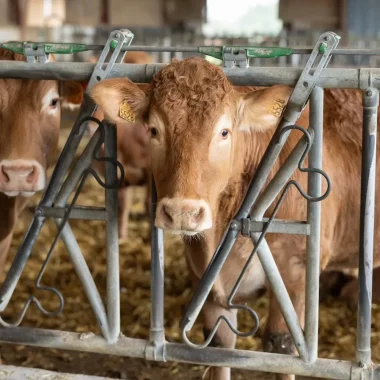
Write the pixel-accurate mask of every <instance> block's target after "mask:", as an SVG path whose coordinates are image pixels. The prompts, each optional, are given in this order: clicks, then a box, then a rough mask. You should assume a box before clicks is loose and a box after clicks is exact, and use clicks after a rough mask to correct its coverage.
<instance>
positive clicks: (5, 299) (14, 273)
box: [0, 216, 45, 312]
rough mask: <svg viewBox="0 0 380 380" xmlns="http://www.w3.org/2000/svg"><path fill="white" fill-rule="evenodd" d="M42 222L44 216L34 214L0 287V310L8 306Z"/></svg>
mask: <svg viewBox="0 0 380 380" xmlns="http://www.w3.org/2000/svg"><path fill="white" fill-rule="evenodd" d="M44 222H45V218H44V217H41V216H35V217H34V218H33V220H32V222H31V224H30V226H29V228H28V231H27V232H26V234H25V236H24V240H23V241H22V243H21V245H20V248H19V250H18V251H17V253H16V256H15V258H14V259H13V261H12V265H11V267H10V269H9V271H8V273H7V277H6V278H5V280H4V282H3V283H2V285H1V288H0V312H3V311H4V310H5V308H6V307H7V306H8V303H9V301H10V299H11V297H12V294H13V292H14V290H15V288H16V286H17V283H18V281H19V279H20V277H21V274H22V271H23V269H24V267H25V264H26V262H27V261H28V259H29V257H30V254H31V253H32V248H33V246H34V244H35V242H36V240H37V237H38V234H39V232H40V231H41V228H42V226H43V224H44Z"/></svg>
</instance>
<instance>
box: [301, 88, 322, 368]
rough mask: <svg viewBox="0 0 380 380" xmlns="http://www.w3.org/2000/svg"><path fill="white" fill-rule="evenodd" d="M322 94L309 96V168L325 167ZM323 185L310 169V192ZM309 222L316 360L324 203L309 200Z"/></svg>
mask: <svg viewBox="0 0 380 380" xmlns="http://www.w3.org/2000/svg"><path fill="white" fill-rule="evenodd" d="M323 95H324V93H323V89H322V88H320V87H316V88H315V89H314V91H313V92H312V94H311V97H310V125H309V130H310V131H312V132H313V136H314V137H313V144H312V146H311V148H310V151H309V156H308V157H309V161H308V165H309V168H310V169H311V168H314V169H322V149H323V148H322V144H323V98H324V96H323ZM321 185H322V176H321V175H320V174H319V173H315V172H309V173H308V194H309V195H310V196H312V197H314V198H318V197H320V196H321ZM307 222H308V223H309V225H310V235H309V236H308V237H307V242H306V296H305V313H306V314H305V338H306V344H307V348H308V352H309V357H308V359H309V361H310V362H314V361H315V360H316V359H317V357H318V315H319V274H320V234H321V202H307Z"/></svg>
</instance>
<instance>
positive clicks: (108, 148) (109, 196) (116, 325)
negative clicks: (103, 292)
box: [104, 124, 120, 343]
mask: <svg viewBox="0 0 380 380" xmlns="http://www.w3.org/2000/svg"><path fill="white" fill-rule="evenodd" d="M104 130H105V136H104V153H105V157H107V158H109V159H110V160H112V161H113V162H110V161H108V160H107V161H106V162H105V181H106V185H107V188H106V190H105V205H106V255H107V256H106V264H107V265H106V267H107V317H108V336H109V340H110V343H113V342H115V341H116V340H117V338H118V336H119V334H120V279H119V277H120V274H119V236H118V216H119V211H118V189H117V187H116V186H115V184H117V166H116V165H115V162H116V161H117V129H116V125H112V124H104ZM110 187H112V188H110Z"/></svg>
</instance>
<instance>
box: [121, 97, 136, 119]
mask: <svg viewBox="0 0 380 380" xmlns="http://www.w3.org/2000/svg"><path fill="white" fill-rule="evenodd" d="M119 116H120V117H121V118H122V119H124V120H125V121H128V123H134V122H135V121H136V115H135V113H134V112H133V110H132V108H131V106H130V105H129V104H128V102H127V101H126V100H124V101H123V102H122V103H121V104H120V107H119Z"/></svg>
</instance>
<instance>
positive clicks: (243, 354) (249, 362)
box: [0, 327, 380, 380]
mask: <svg viewBox="0 0 380 380" xmlns="http://www.w3.org/2000/svg"><path fill="white" fill-rule="evenodd" d="M0 342H4V343H12V344H22V345H27V346H37V347H48V348H55V349H64V350H72V351H82V352H92V353H100V354H109V355H116V356H128V357H134V358H145V356H146V349H147V347H148V346H149V342H148V341H147V340H143V339H135V338H126V337H120V339H119V340H118V341H117V342H116V343H114V344H109V343H107V341H106V340H104V339H103V338H102V337H101V336H99V335H95V334H92V333H84V334H80V333H73V332H63V331H56V330H46V329H34V328H27V327H15V328H11V329H2V331H1V335H0ZM164 352H165V356H164V358H163V359H164V360H165V361H176V362H182V363H195V364H200V365H212V366H221V367H233V368H240V369H246V370H252V371H262V372H276V373H294V374H295V375H297V376H313V377H319V378H325V379H340V380H350V379H352V377H351V372H352V370H353V368H356V367H355V364H354V363H351V362H349V361H344V360H333V359H317V360H316V361H315V362H314V363H307V362H304V361H302V360H301V359H299V358H298V357H296V356H291V355H282V354H268V353H265V352H257V351H245V350H236V349H234V350H232V349H224V348H211V347H206V348H203V349H202V350H199V349H196V348H191V347H188V346H186V345H184V344H179V343H165V350H164ZM158 359H159V357H158ZM213 359H214V360H213ZM372 369H373V380H379V379H380V367H379V366H376V365H374V367H373V368H372Z"/></svg>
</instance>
